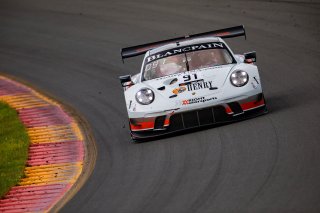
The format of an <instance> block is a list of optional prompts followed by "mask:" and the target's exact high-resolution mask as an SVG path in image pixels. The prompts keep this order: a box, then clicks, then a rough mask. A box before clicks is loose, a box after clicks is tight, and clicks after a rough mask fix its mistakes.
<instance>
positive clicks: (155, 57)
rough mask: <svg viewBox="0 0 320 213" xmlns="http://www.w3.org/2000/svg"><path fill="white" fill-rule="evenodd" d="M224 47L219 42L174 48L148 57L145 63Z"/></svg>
mask: <svg viewBox="0 0 320 213" xmlns="http://www.w3.org/2000/svg"><path fill="white" fill-rule="evenodd" d="M224 48H225V46H224V44H223V43H221V42H211V43H203V44H197V45H191V46H185V47H179V48H174V49H170V50H166V51H163V52H159V53H156V54H154V55H150V56H149V57H147V58H146V63H150V62H152V61H154V60H158V59H160V58H165V57H168V56H173V55H178V54H181V53H186V52H192V51H197V50H206V49H224Z"/></svg>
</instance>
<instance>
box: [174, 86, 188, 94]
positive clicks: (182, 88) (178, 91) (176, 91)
mask: <svg viewBox="0 0 320 213" xmlns="http://www.w3.org/2000/svg"><path fill="white" fill-rule="evenodd" d="M186 90H187V88H186V87H183V86H180V87H178V88H176V89H174V90H172V92H173V93H174V94H176V95H178V94H179V93H182V92H184V91H186Z"/></svg>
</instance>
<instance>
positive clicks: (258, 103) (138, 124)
mask: <svg viewBox="0 0 320 213" xmlns="http://www.w3.org/2000/svg"><path fill="white" fill-rule="evenodd" d="M266 112H267V107H266V103H265V99H264V96H263V94H262V93H260V94H258V95H254V96H251V97H249V98H246V99H243V100H239V101H234V102H227V103H225V104H219V105H214V106H211V107H206V108H202V109H197V110H190V111H186V112H180V113H170V114H167V115H162V116H158V117H151V118H131V119H130V120H129V123H130V131H131V137H132V139H133V140H143V139H150V138H153V137H159V136H163V135H167V134H172V133H176V132H180V131H186V130H190V129H194V128H201V127H208V126H211V125H215V124H223V123H228V122H234V121H239V120H243V119H247V118H251V117H255V116H258V115H262V114H265V113H266Z"/></svg>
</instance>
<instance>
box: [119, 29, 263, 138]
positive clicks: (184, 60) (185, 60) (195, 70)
mask: <svg viewBox="0 0 320 213" xmlns="http://www.w3.org/2000/svg"><path fill="white" fill-rule="evenodd" d="M245 35H246V34H245V30H244V27H243V26H237V27H231V28H227V29H222V30H216V31H211V32H207V33H201V34H196V35H190V36H185V37H180V38H174V39H169V40H165V41H159V42H154V43H149V44H144V45H138V46H134V47H128V48H124V49H122V50H121V56H122V59H124V58H129V57H133V56H137V55H141V54H144V53H145V56H144V60H143V63H142V67H141V71H140V73H139V74H137V75H134V76H132V77H131V76H130V75H126V76H121V77H120V81H121V84H122V86H123V88H124V96H125V101H126V106H127V110H128V116H129V126H130V131H131V137H132V139H133V140H142V139H145V138H152V137H156V136H160V135H165V134H168V133H173V132H177V131H181V130H188V129H191V128H198V127H207V126H209V125H213V124H219V123H224V122H231V121H237V120H241V119H245V118H248V117H253V116H257V115H261V114H264V113H266V112H267V107H266V103H265V99H264V96H263V92H262V87H261V81H260V76H259V72H258V68H257V66H256V65H255V62H256V53H255V52H249V53H245V54H243V55H236V54H234V53H233V52H232V50H231V49H230V48H229V46H228V45H227V44H226V43H225V42H224V40H222V38H231V37H236V36H245Z"/></svg>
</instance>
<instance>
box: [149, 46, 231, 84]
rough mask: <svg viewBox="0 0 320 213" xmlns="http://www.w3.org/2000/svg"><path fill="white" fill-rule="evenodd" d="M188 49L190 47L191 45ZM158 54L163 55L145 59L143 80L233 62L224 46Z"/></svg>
mask: <svg viewBox="0 0 320 213" xmlns="http://www.w3.org/2000/svg"><path fill="white" fill-rule="evenodd" d="M184 49H186V48H184ZM190 49H192V47H191V48H190ZM187 50H188V49H187ZM172 52H174V50H172ZM175 52H178V51H175ZM166 54H168V52H166ZM160 56H163V54H162V55H161V54H157V55H154V56H150V57H148V58H147V59H146V62H145V66H144V70H143V78H144V80H152V79H155V78H160V77H164V76H167V75H172V74H176V73H181V72H186V71H190V70H195V69H202V68H206V67H212V66H218V65H225V64H230V63H233V58H232V56H231V55H230V53H229V51H228V50H227V49H225V48H219V49H218V48H212V49H205V50H197V51H192V52H186V51H184V53H181V54H176V55H172V56H167V57H162V58H161V57H160ZM156 58H159V59H156ZM148 60H149V62H148Z"/></svg>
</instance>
